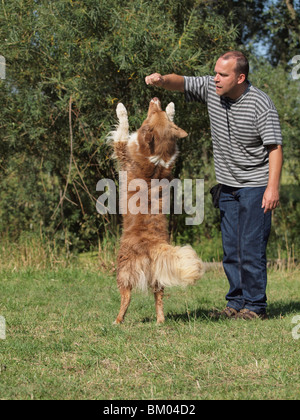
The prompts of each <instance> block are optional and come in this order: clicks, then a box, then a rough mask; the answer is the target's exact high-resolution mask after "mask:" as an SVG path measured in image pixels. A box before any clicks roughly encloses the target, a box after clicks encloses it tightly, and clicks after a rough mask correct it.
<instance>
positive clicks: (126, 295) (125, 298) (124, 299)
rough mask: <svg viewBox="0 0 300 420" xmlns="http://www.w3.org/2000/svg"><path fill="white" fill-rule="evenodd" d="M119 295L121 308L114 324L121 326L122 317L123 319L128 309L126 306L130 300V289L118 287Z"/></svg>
mask: <svg viewBox="0 0 300 420" xmlns="http://www.w3.org/2000/svg"><path fill="white" fill-rule="evenodd" d="M120 293H121V307H120V312H119V314H118V316H117V319H116V320H115V322H114V324H121V323H122V322H124V317H125V314H126V311H127V309H128V306H129V304H130V299H131V287H120Z"/></svg>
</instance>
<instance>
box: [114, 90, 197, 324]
mask: <svg viewBox="0 0 300 420" xmlns="http://www.w3.org/2000/svg"><path fill="white" fill-rule="evenodd" d="M116 111H117V116H118V119H119V124H118V126H117V129H116V130H115V131H113V132H111V133H110V139H111V140H112V141H113V146H114V153H115V157H116V158H117V159H118V161H119V163H120V166H121V168H120V169H121V170H122V171H125V172H126V173H127V183H126V185H122V188H126V194H122V197H126V200H125V201H126V202H123V203H121V204H122V207H123V234H122V237H121V243H120V250H119V255H118V264H117V283H118V287H119V290H120V294H121V307H120V311H119V314H118V316H117V319H116V321H115V323H116V324H120V323H122V322H123V321H124V317H125V314H126V311H127V309H128V306H129V304H130V299H131V292H132V290H133V289H134V288H139V289H142V290H144V291H145V290H147V289H148V287H150V288H152V290H153V293H154V297H155V308H156V317H157V323H159V324H160V323H163V322H164V320H165V318H164V312H163V294H164V288H165V287H170V286H187V285H189V284H193V283H194V282H195V281H196V280H198V279H200V277H201V276H202V275H203V272H204V270H203V264H202V261H201V260H200V259H199V258H198V256H197V254H196V252H195V251H194V250H193V248H192V247H191V246H189V245H186V246H183V247H179V246H171V245H170V243H169V234H168V227H167V219H166V216H165V215H164V214H163V212H162V194H161V187H160V186H158V187H156V188H158V190H157V191H156V192H158V194H157V195H156V196H155V197H157V199H156V201H157V202H153V196H154V195H153V194H152V192H153V191H151V189H152V190H153V188H155V187H154V186H153V184H152V182H151V181H152V180H158V181H160V180H165V179H166V180H168V181H170V180H171V179H172V174H171V171H172V168H173V166H174V163H175V161H176V158H177V156H178V149H177V145H176V140H177V139H180V138H184V137H186V136H187V133H186V132H185V131H184V130H182V129H181V128H179V127H177V126H176V125H175V124H174V122H173V120H174V115H175V107H174V104H173V103H172V102H171V103H170V104H169V105H168V106H167V108H166V111H162V109H161V104H160V101H159V100H158V99H157V98H154V99H152V100H151V102H150V105H149V109H148V114H147V118H146V119H145V121H144V122H143V124H142V125H141V127H140V128H139V129H138V130H137V132H135V133H132V134H130V133H129V124H128V117H127V111H126V108H125V107H124V105H123V104H121V103H119V104H118V106H117V110H116ZM134 180H143V181H145V182H144V183H143V185H144V187H143V185H142V186H139V187H140V190H139V192H140V193H141V194H146V195H147V200H146V201H147V202H146V203H145V202H144V201H142V200H140V207H139V210H140V211H139V212H138V213H136V212H130V208H129V207H130V200H131V198H132V197H133V195H134V194H135V193H136V190H135V191H130V189H128V185H129V184H130V182H131V181H134ZM143 188H144V189H145V191H143ZM155 206H156V209H157V210H158V211H155V212H153V211H152V212H151V210H152V209H153V208H154V207H155ZM124 209H125V211H124Z"/></svg>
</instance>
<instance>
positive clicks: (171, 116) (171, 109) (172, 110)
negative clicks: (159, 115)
mask: <svg viewBox="0 0 300 420" xmlns="http://www.w3.org/2000/svg"><path fill="white" fill-rule="evenodd" d="M166 114H167V116H168V118H169V120H170V121H172V122H173V121H174V116H175V105H174V102H170V103H169V105H168V106H167V108H166Z"/></svg>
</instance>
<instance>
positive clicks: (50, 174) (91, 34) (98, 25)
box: [0, 0, 299, 259]
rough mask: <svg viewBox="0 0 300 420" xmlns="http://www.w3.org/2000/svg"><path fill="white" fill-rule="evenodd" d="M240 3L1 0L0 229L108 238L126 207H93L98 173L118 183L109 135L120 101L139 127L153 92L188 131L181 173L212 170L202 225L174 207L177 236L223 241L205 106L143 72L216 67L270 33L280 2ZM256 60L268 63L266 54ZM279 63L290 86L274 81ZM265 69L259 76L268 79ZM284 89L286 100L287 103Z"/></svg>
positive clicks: (89, 241)
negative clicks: (267, 5) (118, 210)
mask: <svg viewBox="0 0 300 420" xmlns="http://www.w3.org/2000/svg"><path fill="white" fill-rule="evenodd" d="M241 3H242V2H236V1H232V2H214V1H213V2H207V1H202V0H184V1H179V0H172V1H171V0H167V1H163V0H157V1H155V2H151V1H147V0H135V1H133V0H129V1H123V0H121V1H120V0H118V1H116V0H101V1H99V0H85V1H83V0H78V1H75V0H61V1H53V0H48V1H44V0H14V1H12V0H6V1H5V2H2V3H1V5H0V39H1V40H2V44H1V48H0V54H1V55H3V56H4V57H5V58H6V63H7V69H6V75H7V78H6V80H4V81H0V109H1V113H0V137H1V142H0V232H2V233H4V234H6V235H8V236H9V237H10V238H11V239H12V240H13V239H14V238H18V237H19V236H20V234H21V232H22V231H35V232H36V231H37V232H38V233H40V231H41V230H42V231H43V233H44V234H45V235H46V236H47V237H49V238H50V237H52V238H55V240H56V241H57V243H60V244H61V245H63V246H65V247H66V248H67V251H69V250H70V249H76V250H79V251H82V250H86V249H89V248H90V247H91V246H92V247H94V246H97V244H98V241H99V240H100V241H101V240H102V238H104V237H105V238H107V237H117V235H118V233H117V232H118V227H119V225H120V222H121V220H120V217H119V216H112V215H105V216H100V215H99V214H97V212H96V208H95V203H96V200H97V192H96V184H97V182H98V180H99V179H102V178H110V179H113V180H115V181H116V182H117V173H116V169H115V166H114V162H113V161H112V159H111V150H110V148H109V146H108V145H107V143H106V137H107V135H108V133H109V131H110V130H111V129H112V127H113V125H114V124H115V123H116V116H115V108H116V105H117V103H118V102H119V101H122V102H123V103H124V104H125V105H126V107H127V109H128V112H129V120H130V126H131V130H135V129H137V128H138V127H139V126H140V124H141V122H142V120H143V119H144V117H145V115H146V111H147V106H148V105H147V104H148V102H149V100H150V99H151V98H152V97H153V96H159V97H160V99H161V100H162V104H163V106H166V105H167V104H168V102H170V101H171V100H172V101H174V102H175V105H176V123H177V124H178V125H179V126H181V127H182V128H184V129H185V130H186V131H187V132H188V133H189V137H188V139H186V140H183V141H181V142H180V151H181V155H180V159H179V160H178V162H177V165H176V168H175V171H174V175H175V176H176V177H186V178H204V179H205V193H206V194H205V195H206V198H205V200H206V202H205V221H204V224H203V225H201V226H199V227H193V228H189V231H188V232H187V230H186V226H185V225H184V223H183V220H184V218H183V217H182V218H181V219H180V218H179V219H178V220H177V221H176V222H175V220H174V219H173V220H172V218H171V223H170V226H171V227H172V234H173V238H174V240H176V241H179V242H181V241H184V240H185V238H187V239H189V242H190V241H191V240H193V241H194V242H195V244H198V245H199V247H200V246H201V244H200V241H199V238H201V241H203V240H204V238H206V239H207V240H208V241H212V243H219V242H218V241H219V236H218V235H219V233H218V224H219V219H218V212H217V211H216V210H215V209H213V208H212V205H211V201H210V195H209V189H210V188H211V187H212V186H213V184H214V183H215V178H214V171H213V164H212V147H211V138H210V129H209V120H208V115H207V111H206V109H205V107H204V106H203V105H201V104H188V105H187V104H186V103H185V101H184V97H183V95H182V94H180V93H170V92H166V91H163V90H160V89H153V88H149V87H147V86H146V85H145V82H144V78H145V76H146V75H148V74H150V73H152V72H154V71H159V72H161V73H171V72H176V73H178V74H186V75H196V74H197V75H204V74H209V73H211V72H212V71H213V68H214V64H215V60H216V58H217V57H218V56H219V55H220V54H221V53H222V52H224V51H225V50H228V49H232V48H240V49H245V46H243V45H239V44H240V43H241V42H243V43H244V44H246V43H247V42H248V41H249V39H250V38H251V37H253V36H254V35H256V34H263V33H266V32H264V30H265V29H264V28H265V26H264V25H266V24H267V21H268V19H271V17H272V16H273V15H272V13H273V12H272V10H271V9H270V11H269V15H268V14H264V15H263V16H262V15H261V20H260V18H259V14H260V12H259V11H261V10H264V6H263V4H262V3H263V2H261V1H258V0H256V1H247V2H243V5H242V4H241ZM244 3H245V4H244ZM248 10H251V11H253V14H249V13H246V12H247V11H248ZM268 10H269V9H268ZM250 15H251V16H253V19H251V17H250ZM292 33H293V32H292ZM278 34H279V32H278ZM278 36H279V35H278ZM293 45H294V44H293ZM293 48H294V47H293ZM292 51H294V49H293V50H292ZM287 55H288V52H287ZM290 58H291V57H290ZM256 66H257V69H259V74H261V72H260V69H261V68H264V66H265V63H256ZM270 71H272V72H273V73H272V74H273V75H274V76H273V77H274V85H272V87H270V90H271V93H272V94H273V95H276V96H278V98H276V101H275V102H276V105H278V106H279V108H280V110H279V111H280V114H281V117H282V118H283V120H284V125H283V131H284V136H285V137H288V139H289V141H291V144H293V145H294V146H295V149H296V150H299V149H298V146H297V145H296V142H297V139H298V138H299V136H298V134H299V122H298V120H299V119H298V111H297V110H298V106H299V100H298V99H297V97H296V95H295V94H294V92H293V90H292V85H291V84H290V82H289V81H288V77H287V74H284V72H283V70H282V71H281V70H280V69H271V68H270ZM280 72H281V73H280ZM278 74H279V75H280V81H281V85H280V89H277V90H276V89H275V87H276V81H277V79H278ZM266 75H267V73H265V75H263V76H261V79H260V80H259V82H260V83H258V87H262V88H264V85H265V83H269V82H266V81H265V80H266V77H267V76H266ZM287 86H289V87H288V92H287ZM280 95H285V97H284V99H283V100H282V98H280ZM271 96H272V95H271ZM286 100H287V101H288V103H289V107H288V109H287V110H284V109H283V103H284V101H286ZM292 101H294V102H293V103H292ZM289 126H290V129H289V128H288V127H289ZM289 150H290V151H289V152H288V153H289V155H286V156H293V152H292V147H290V149H289ZM288 162H289V163H288V165H289V170H290V173H292V171H293V173H295V172H296V166H295V165H294V163H293V162H292V161H291V160H290V159H288ZM294 162H297V159H294ZM292 167H293V168H292ZM293 214H294V213H293ZM297 220H298V219H297ZM295 222H296V221H295ZM280 223H281V222H280ZM281 226H282V224H281ZM291 240H293V239H291ZM213 258H216V256H215V255H211V256H210V259H213Z"/></svg>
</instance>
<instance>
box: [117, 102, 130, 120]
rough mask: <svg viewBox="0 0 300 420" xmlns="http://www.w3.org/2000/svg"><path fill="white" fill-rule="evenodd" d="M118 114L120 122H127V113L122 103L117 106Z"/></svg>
mask: <svg viewBox="0 0 300 420" xmlns="http://www.w3.org/2000/svg"><path fill="white" fill-rule="evenodd" d="M116 112H117V117H118V118H119V121H120V122H124V121H127V119H128V117H127V111H126V108H125V106H124V105H123V104H122V103H121V102H120V103H119V104H118V105H117V109H116Z"/></svg>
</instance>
